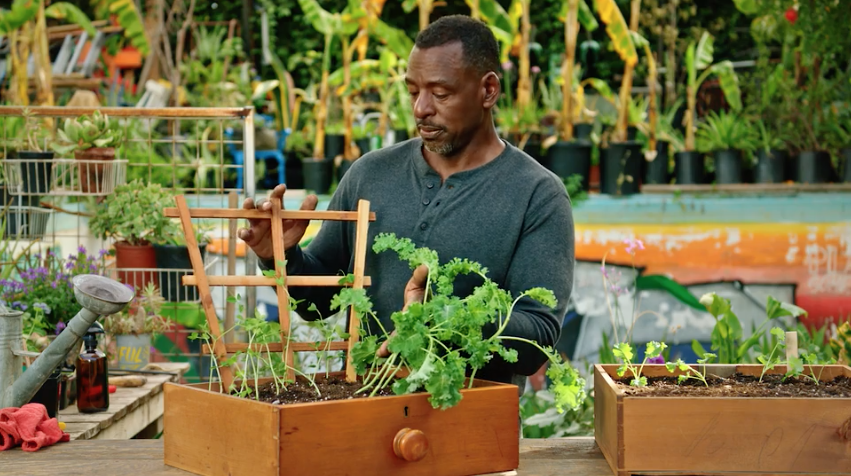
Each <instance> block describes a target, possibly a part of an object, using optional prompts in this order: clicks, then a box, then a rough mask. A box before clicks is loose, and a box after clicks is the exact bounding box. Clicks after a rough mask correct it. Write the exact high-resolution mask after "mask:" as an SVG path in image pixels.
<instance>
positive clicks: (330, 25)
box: [298, 0, 337, 36]
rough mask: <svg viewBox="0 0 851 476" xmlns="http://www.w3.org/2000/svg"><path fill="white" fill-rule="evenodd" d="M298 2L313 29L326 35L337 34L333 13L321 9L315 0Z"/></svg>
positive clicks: (299, 0) (300, 0)
mask: <svg viewBox="0 0 851 476" xmlns="http://www.w3.org/2000/svg"><path fill="white" fill-rule="evenodd" d="M298 4H299V6H301V10H302V11H303V12H304V17H305V18H306V19H307V21H309V22H310V24H311V25H312V26H313V29H314V30H316V31H318V32H319V33H322V34H323V35H326V36H332V35H335V34H337V29H335V28H334V27H335V19H334V15H333V14H331V13H330V12H328V11H326V10H325V9H323V8H322V6H320V5H319V2H318V1H317V0H298Z"/></svg>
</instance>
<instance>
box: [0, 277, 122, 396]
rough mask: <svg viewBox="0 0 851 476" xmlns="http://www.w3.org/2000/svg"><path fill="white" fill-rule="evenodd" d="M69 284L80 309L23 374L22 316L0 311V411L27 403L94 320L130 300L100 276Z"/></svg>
mask: <svg viewBox="0 0 851 476" xmlns="http://www.w3.org/2000/svg"><path fill="white" fill-rule="evenodd" d="M73 283H74V296H75V297H76V298H77V302H78V303H79V304H80V305H81V306H83V309H81V310H80V312H78V313H77V315H76V316H74V318H73V319H71V322H69V323H68V324H67V325H66V327H65V330H64V331H63V332H61V333H60V334H59V335H58V336H57V337H56V339H55V340H54V341H53V342H52V343H51V344H50V345H49V346H47V348H46V349H45V350H44V351H43V352H42V353H41V355H39V356H38V358H37V359H36V360H35V362H33V364H32V365H31V366H30V367H29V368H27V371H26V372H23V374H22V373H21V367H22V365H23V361H22V358H21V355H22V353H23V351H24V349H23V347H22V344H23V342H22V341H23V339H22V335H21V334H22V330H23V329H22V323H21V316H22V314H23V313H21V312H20V311H8V310H6V309H5V308H0V408H4V407H20V406H22V405H24V404H26V403H27V402H29V401H30V399H32V397H33V396H34V395H35V394H36V392H38V389H39V388H40V387H41V386H42V385H43V384H44V382H45V381H46V380H47V378H48V377H49V376H50V374H51V373H52V372H53V371H54V369H56V367H57V366H59V364H60V363H62V361H63V360H65V357H66V356H67V355H68V352H70V351H71V350H72V349H74V348H78V347H79V345H80V340H81V339H82V338H83V336H84V335H86V331H87V330H88V328H89V327H90V326H91V325H92V324H93V323H94V322H95V321H96V320H97V318H98V317H99V316H108V315H110V314H115V313H116V312H119V311H121V310H122V309H124V308H125V307H126V306H127V304H128V303H129V302H130V301H131V300H132V299H133V296H134V293H133V291H132V290H131V289H130V288H128V287H126V286H124V285H123V284H121V283H119V282H117V281H114V280H112V279H109V278H106V277H103V276H97V275H91V274H85V275H80V276H76V277H74V279H73Z"/></svg>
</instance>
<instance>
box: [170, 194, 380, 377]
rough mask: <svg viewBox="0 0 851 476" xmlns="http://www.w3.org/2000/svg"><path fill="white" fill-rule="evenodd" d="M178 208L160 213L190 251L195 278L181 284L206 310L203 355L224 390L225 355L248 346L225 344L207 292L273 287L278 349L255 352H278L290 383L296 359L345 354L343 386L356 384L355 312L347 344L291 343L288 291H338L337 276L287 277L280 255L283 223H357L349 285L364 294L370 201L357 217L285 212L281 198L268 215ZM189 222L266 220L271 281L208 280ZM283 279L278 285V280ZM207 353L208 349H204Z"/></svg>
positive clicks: (180, 203) (182, 201) (362, 203)
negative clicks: (326, 352)
mask: <svg viewBox="0 0 851 476" xmlns="http://www.w3.org/2000/svg"><path fill="white" fill-rule="evenodd" d="M175 202H176V204H177V207H176V208H166V209H165V210H164V213H165V215H166V216H167V217H170V218H179V219H180V222H181V226H182V228H183V232H184V234H185V235H186V246H187V248H188V250H189V258H190V261H191V263H192V270H193V273H194V274H193V275H189V276H184V277H183V284H184V285H187V286H197V287H198V292H199V294H200V296H201V305H202V307H203V309H204V314H205V316H206V318H207V324H208V327H209V332H210V334H211V335H212V337H213V338H214V343H213V348H212V349H209V348H208V349H207V350H208V351H210V352H212V353H213V354H214V355H215V356H216V359H217V364H218V368H219V374H220V375H221V379H222V386H223V388H230V386H231V384H232V383H233V379H234V376H233V370H232V369H231V367H230V366H225V365H222V363H223V362H224V361H225V360H226V359H227V357H228V355H230V354H234V353H236V352H239V351H243V350H246V349H248V347H249V346H248V344H243V343H227V344H226V343H224V341H223V339H222V332H221V329H220V327H219V319H218V316H217V315H216V309H215V306H214V305H213V298H212V294H211V292H210V286H249V287H251V286H274V287H275V291H276V294H277V300H278V309H279V311H278V322H279V323H280V324H281V343H280V344H279V345H275V344H263V345H262V348H261V345H260V344H257V346H256V347H254V346H252V349H255V350H265V349H267V348H268V350H269V351H270V352H282V353H283V354H284V356H283V357H284V360H285V362H286V364H287V378H288V379H290V380H293V379H294V378H295V375H294V370H293V369H294V367H293V366H294V357H295V356H294V353H295V352H308V351H315V350H316V349H317V348H319V347H320V346H321V347H323V348H328V349H330V350H345V351H346V380H347V381H348V382H354V381H355V380H356V378H357V375H356V374H355V370H354V366H353V365H352V361H351V350H352V347H353V346H354V345H355V343H357V340H358V330H359V329H360V321H359V319H358V317H357V315H356V313H355V311H354V308H352V309H350V310H349V325H348V333H349V338H348V339H347V340H346V341H331V342H290V335H289V330H290V306H289V291H288V287H289V286H329V287H332V286H333V287H336V286H340V285H341V283H340V279H341V277H340V276H333V275H326V276H287V271H286V266H285V265H282V264H283V263H285V259H286V258H285V255H284V238H283V237H284V226H283V221H284V220H321V221H332V220H333V221H354V222H356V232H355V262H354V270H353V275H354V280H353V282H352V283H350V284H344V285H348V286H352V287H353V288H355V289H363V288H364V287H366V286H369V285H370V284H371V280H370V278H369V277H368V276H364V272H365V264H366V249H367V239H368V231H369V222H370V221H375V213H374V212H370V208H369V201H367V200H359V201H358V208H357V211H353V212H347V211H314V210H284V208H283V203H282V200H281V199H280V198H272V199H271V202H272V209H271V211H261V210H245V209H241V208H195V209H190V208H189V206H188V205H187V203H186V198H185V197H184V196H183V195H178V196H177V197H175ZM192 218H227V219H245V220H248V219H268V220H271V229H272V244H273V252H274V259H275V277H267V276H237V275H224V276H209V277H208V276H207V274H206V271H205V269H204V260H203V258H202V256H201V250H200V248H199V245H198V242H197V240H196V239H195V233H194V229H193V227H192ZM279 279H282V283H279V282H278V280H279ZM205 347H207V346H205Z"/></svg>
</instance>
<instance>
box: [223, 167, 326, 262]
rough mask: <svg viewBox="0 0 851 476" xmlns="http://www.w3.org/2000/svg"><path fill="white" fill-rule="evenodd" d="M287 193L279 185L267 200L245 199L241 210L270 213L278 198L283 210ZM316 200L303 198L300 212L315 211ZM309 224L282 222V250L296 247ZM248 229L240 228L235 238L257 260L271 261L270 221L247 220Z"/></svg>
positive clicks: (284, 186)
mask: <svg viewBox="0 0 851 476" xmlns="http://www.w3.org/2000/svg"><path fill="white" fill-rule="evenodd" d="M286 191H287V186H286V185H284V184H280V185H278V186H277V187H275V188H274V190H272V193H271V194H269V198H263V199H260V200H258V201H257V203H256V204H255V203H254V199H251V198H246V199H245V201H244V202H243V203H242V208H243V209H245V210H253V209H255V208H256V209H257V210H262V211H271V210H272V199H274V198H278V199H280V200H281V207H282V208H283V203H284V192H286ZM317 202H318V199H317V198H316V195H308V196H307V197H305V199H304V201H303V202H301V210H316V203H317ZM309 223H310V220H284V249H285V250H287V249H290V248H292V247H293V246H295V245H297V244H298V243H299V241H301V239H302V237H304V233H305V231H307V225H308V224H309ZM248 226H249V227H248V228H240V230H239V231H238V232H237V236H239V238H240V239H242V241H244V242H245V244H247V245H248V246H250V247H251V249H252V250H253V251H254V253H255V254H256V255H257V257H258V258H261V259H271V258H272V257H274V256H275V253H274V251H273V248H272V224H271V220H266V219H260V220H248Z"/></svg>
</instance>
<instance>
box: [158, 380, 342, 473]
mask: <svg viewBox="0 0 851 476" xmlns="http://www.w3.org/2000/svg"><path fill="white" fill-rule="evenodd" d="M279 408H280V407H277V406H275V405H269V404H264V403H259V402H255V401H253V400H249V399H244V398H237V397H231V396H228V395H224V394H220V393H215V392H208V391H206V390H199V389H196V388H191V387H188V386H185V385H175V384H171V383H169V384H166V386H165V414H164V417H163V418H164V428H165V430H164V432H163V438H164V440H165V442H164V450H163V453H164V461H165V463H166V464H168V465H170V466H174V467H177V468H181V469H184V470H187V471H192V472H194V473H196V474H204V475H208V476H219V475H221V476H228V475H235V474H250V475H253V476H277V475H278V458H279V456H280V455H279V451H278V436H279V431H280V417H279ZM326 436H330V435H326ZM332 438H333V437H331V438H329V439H332ZM316 474H320V473H316Z"/></svg>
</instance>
